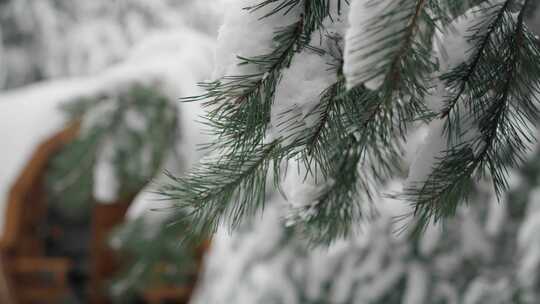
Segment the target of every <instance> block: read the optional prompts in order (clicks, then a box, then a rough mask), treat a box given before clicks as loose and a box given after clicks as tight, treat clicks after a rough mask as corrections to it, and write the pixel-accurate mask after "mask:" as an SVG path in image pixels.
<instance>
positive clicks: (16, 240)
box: [0, 126, 204, 304]
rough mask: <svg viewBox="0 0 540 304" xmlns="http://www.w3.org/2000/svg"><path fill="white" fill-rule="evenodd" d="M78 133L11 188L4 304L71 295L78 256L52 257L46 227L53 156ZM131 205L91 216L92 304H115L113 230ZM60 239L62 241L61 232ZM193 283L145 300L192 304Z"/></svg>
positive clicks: (34, 161)
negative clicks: (109, 288) (110, 292)
mask: <svg viewBox="0 0 540 304" xmlns="http://www.w3.org/2000/svg"><path fill="white" fill-rule="evenodd" d="M77 131H78V127H77V126H71V127H68V128H66V129H65V130H63V131H61V132H60V133H58V134H56V135H55V136H53V137H52V138H50V139H49V140H47V141H45V142H43V143H42V144H41V145H40V146H39V147H37V149H36V150H35V152H34V153H33V156H32V157H31V159H30V160H29V161H28V163H27V164H26V166H25V168H23V170H22V172H21V173H20V175H19V177H18V179H17V180H16V181H15V183H14V184H13V186H12V187H11V190H10V192H9V195H8V202H7V205H6V214H5V215H4V216H5V226H4V229H3V235H2V236H1V238H0V303H2V304H42V303H43V304H48V303H55V304H56V303H62V301H63V300H64V299H65V298H66V297H67V296H69V295H70V293H72V290H71V287H70V275H71V274H72V273H73V271H74V268H75V265H76V264H77V263H78V262H79V261H77V260H76V259H74V258H73V257H68V256H58V255H54V256H51V255H49V254H48V253H47V248H46V247H47V246H46V239H47V237H48V235H47V233H51V232H50V229H48V230H47V229H44V228H43V227H44V224H45V222H46V221H47V209H48V208H47V195H46V192H45V188H44V175H45V169H46V167H47V163H48V161H49V159H50V158H51V156H53V155H54V154H55V153H56V152H57V151H59V150H60V149H61V147H62V146H63V145H65V144H66V143H68V142H69V141H71V140H73V139H74V138H75V136H76V134H77ZM131 200H132V198H126V199H122V200H119V201H118V202H115V203H114V204H107V205H102V204H95V206H94V208H93V211H92V213H91V214H90V215H89V216H90V217H91V219H90V220H89V221H88V222H89V225H90V227H89V236H90V237H89V239H88V240H87V241H88V242H89V244H87V247H88V249H89V251H90V252H88V254H87V256H88V257H89V263H88V269H86V275H87V276H88V278H87V279H86V282H87V283H86V284H88V285H87V286H88V288H87V290H89V291H90V294H89V295H88V300H87V301H88V303H92V304H105V303H110V300H109V299H108V298H107V292H106V284H107V281H108V280H109V279H111V278H112V276H113V275H114V274H115V271H116V270H117V268H118V257H117V255H116V253H115V252H113V251H111V250H110V249H109V247H108V242H107V240H108V236H109V233H110V232H111V229H112V228H113V227H115V226H116V225H118V224H119V223H121V222H122V221H123V220H124V218H125V214H126V212H127V210H128V208H129V206H130V204H131ZM65 229H69V227H65ZM45 230H47V232H45ZM53 232H54V231H53ZM59 235H60V237H61V236H62V234H61V233H60V234H59ZM81 241H84V239H82V240H81ZM203 250H204V248H203ZM201 252H202V251H201ZM201 257H202V255H201ZM201 260H202V259H201ZM199 263H200V262H199ZM199 268H200V267H199ZM194 283H195V282H194ZM194 283H193V284H190V285H189V286H158V287H155V288H154V287H153V288H152V289H151V290H147V291H146V292H145V293H144V295H143V298H144V300H145V301H146V303H149V304H158V303H165V301H166V302H167V303H187V301H188V300H189V298H190V295H191V293H192V290H193V287H194Z"/></svg>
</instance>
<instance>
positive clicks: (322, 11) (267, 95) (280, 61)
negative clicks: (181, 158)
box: [184, 0, 330, 151]
mask: <svg viewBox="0 0 540 304" xmlns="http://www.w3.org/2000/svg"><path fill="white" fill-rule="evenodd" d="M275 2H276V1H264V2H262V3H261V4H259V5H257V6H254V7H248V8H247V9H249V10H251V11H254V10H258V9H261V8H263V7H266V6H268V5H269V4H271V3H275ZM302 3H303V4H304V5H303V8H302V13H300V15H299V19H298V21H297V22H295V23H293V24H291V25H288V26H286V27H284V28H282V29H280V30H278V31H277V32H276V33H275V35H274V38H273V42H274V45H275V48H274V49H273V51H272V52H270V53H268V54H264V55H260V56H256V57H252V58H247V57H239V58H238V59H239V60H240V62H239V65H252V66H254V67H256V68H257V70H259V71H260V72H257V73H255V74H251V75H240V76H226V77H224V78H223V79H221V80H218V81H215V82H211V83H203V84H201V86H202V87H203V88H204V89H205V90H206V91H207V92H206V93H205V94H203V95H201V96H195V97H189V98H185V99H184V101H197V100H205V106H207V107H209V108H212V109H210V110H209V112H208V115H207V116H208V117H207V119H208V121H207V122H206V124H207V125H208V126H209V127H210V129H211V131H212V132H214V135H216V138H217V139H216V141H215V142H214V143H212V144H210V145H208V148H212V149H222V148H226V149H229V150H232V151H234V150H236V149H242V147H247V146H250V147H251V146H254V145H257V144H259V143H260V142H261V141H262V139H263V137H264V134H265V130H266V127H267V124H268V122H269V121H270V108H271V105H272V103H273V97H274V92H275V90H276V87H277V85H278V83H279V81H280V78H281V71H282V70H283V69H284V68H287V67H288V66H289V65H290V63H291V61H292V58H293V57H294V56H295V55H296V54H297V53H299V52H301V51H302V50H304V49H310V50H312V51H316V52H321V51H320V50H319V49H317V48H314V47H311V46H310V45H309V42H310V40H311V36H312V34H313V33H314V32H315V31H317V30H319V29H320V28H321V26H322V22H323V20H324V19H325V18H326V17H328V16H329V14H330V8H329V2H328V0H316V1H302V0H289V1H282V2H281V3H280V4H279V5H277V6H276V7H274V8H273V9H272V10H271V11H270V13H269V14H268V15H265V16H264V17H268V16H269V15H272V14H276V13H280V12H281V11H283V10H285V13H288V12H289V11H290V10H291V9H292V8H295V7H297V6H300V4H302Z"/></svg>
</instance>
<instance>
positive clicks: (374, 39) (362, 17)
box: [343, 0, 407, 90]
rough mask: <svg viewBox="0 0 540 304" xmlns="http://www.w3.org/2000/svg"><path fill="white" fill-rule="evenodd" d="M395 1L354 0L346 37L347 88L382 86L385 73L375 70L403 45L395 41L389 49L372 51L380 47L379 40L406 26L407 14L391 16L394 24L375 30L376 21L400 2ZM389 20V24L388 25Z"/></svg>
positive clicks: (345, 66)
mask: <svg viewBox="0 0 540 304" xmlns="http://www.w3.org/2000/svg"><path fill="white" fill-rule="evenodd" d="M397 3H398V2H397V1H392V0H381V1H371V0H353V1H352V2H351V8H350V12H349V29H348V30H347V34H346V37H345V52H344V53H345V58H344V61H345V63H344V65H343V72H344V74H345V77H346V78H347V87H348V88H352V87H354V86H356V85H358V84H360V83H364V85H365V86H366V87H367V88H369V89H372V90H375V89H377V88H379V87H380V86H381V84H382V82H383V80H384V77H385V75H375V74H374V73H373V70H376V69H378V68H380V67H381V65H382V64H384V63H386V62H387V58H386V56H388V55H387V54H388V52H392V49H397V48H399V47H400V45H399V44H396V45H395V46H393V47H390V48H388V49H389V50H388V51H386V52H378V53H373V52H374V51H376V50H377V49H378V48H379V47H380V43H379V42H378V40H379V39H381V38H383V37H386V36H388V35H391V34H394V33H396V32H398V31H400V30H402V28H404V27H405V25H406V24H405V22H406V21H407V19H406V18H403V15H404V14H405V13H406V12H404V11H401V12H399V13H396V14H395V15H393V16H392V17H387V18H391V19H392V20H393V21H392V26H387V27H384V28H382V29H381V28H379V29H375V28H373V21H374V20H377V18H381V17H380V16H381V15H382V14H384V13H386V12H388V11H390V10H393V9H394V8H395V6H396V5H397ZM389 23H390V22H388V23H387V24H389Z"/></svg>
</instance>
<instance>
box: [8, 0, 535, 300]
mask: <svg viewBox="0 0 540 304" xmlns="http://www.w3.org/2000/svg"><path fill="white" fill-rule="evenodd" d="M224 1H225V0H224ZM224 1H218V0H88V1H83V0H0V303H2V304H4V303H5V304H18V303H66V304H68V303H74V304H77V303H92V304H99V303H149V304H157V303H188V302H189V303H195V304H229V303H230V304H254V303H263V304H265V303H268V304H280V303H282V304H295V303H298V304H322V303H339V304H342V303H360V304H422V303H426V304H461V303H464V304H509V303H540V276H539V274H540V188H539V186H540V153H539V152H537V151H536V152H534V153H531V155H530V159H529V160H528V161H527V164H526V166H524V167H523V168H522V169H520V170H515V171H513V172H510V174H511V176H512V178H511V180H512V184H511V185H510V189H511V190H510V191H509V192H508V193H507V194H506V195H505V198H504V201H503V202H498V201H497V199H496V198H495V196H494V195H493V193H492V191H491V190H490V189H489V186H488V185H487V184H483V183H479V184H477V185H475V193H476V194H475V195H474V197H473V198H472V200H471V202H470V206H469V207H467V208H463V209H461V210H459V211H458V214H457V216H456V217H455V218H453V219H451V220H450V221H448V223H447V224H446V225H445V227H444V229H443V228H441V227H435V226H433V227H429V228H428V229H427V231H426V233H425V234H423V235H421V236H419V237H418V238H415V239H412V240H411V239H410V238H407V237H405V236H404V235H399V234H396V233H395V231H396V229H395V228H396V227H395V225H394V224H395V221H394V219H395V216H399V215H403V214H404V213H406V211H407V207H408V206H406V203H403V202H398V201H394V200H391V199H384V200H381V202H379V204H378V206H379V209H380V210H379V212H380V217H378V218H377V219H375V220H373V222H371V223H369V224H366V226H365V227H362V233H361V234H360V235H358V236H356V237H354V238H352V239H347V240H342V241H339V242H337V243H335V244H333V245H332V246H330V247H329V248H326V247H325V248H313V247H310V246H306V244H305V242H304V240H302V239H301V238H300V237H298V236H297V235H296V234H295V231H294V230H293V229H291V228H289V227H287V225H286V224H285V222H286V220H285V218H286V215H287V214H286V212H287V210H286V208H283V206H284V205H287V202H285V199H284V198H283V197H282V196H281V195H280V194H279V193H274V192H270V193H268V202H269V203H268V206H267V207H266V210H265V214H264V217H263V216H261V217H260V218H259V217H258V218H256V219H255V220H254V221H253V222H248V223H245V224H244V225H242V227H240V228H239V229H238V231H235V233H234V234H232V235H231V234H229V233H227V231H224V232H223V231H220V232H219V233H218V234H217V235H216V236H215V237H214V238H213V239H212V240H211V241H210V240H207V241H202V242H199V243H180V242H179V240H180V239H183V237H184V236H185V234H186V233H188V232H187V231H188V230H189V227H185V226H183V225H182V224H181V223H177V224H176V225H167V224H165V223H167V222H168V219H169V218H170V217H171V214H172V212H169V211H168V210H167V209H163V208H165V207H166V205H163V204H162V202H160V201H159V195H157V196H156V195H155V194H154V193H153V192H152V190H153V189H154V188H153V186H154V185H155V184H156V183H159V182H160V181H161V180H162V179H163V178H164V177H163V174H162V172H164V171H168V172H170V173H172V174H173V175H177V176H178V175H181V174H182V172H184V171H185V170H186V169H188V168H189V166H190V165H191V164H193V163H194V162H195V161H196V160H197V159H198V158H200V156H201V155H200V151H199V150H198V149H197V144H199V143H201V142H204V141H205V138H204V135H203V133H202V132H201V130H200V125H199V124H197V123H196V119H197V118H198V116H199V115H202V114H203V112H202V111H201V109H200V107H199V105H197V104H182V103H180V102H179V101H178V100H179V98H180V97H183V96H193V95H196V94H198V93H201V92H200V91H199V89H198V88H197V86H196V83H197V82H200V81H204V80H209V79H212V71H213V69H214V51H215V49H216V45H217V44H219V42H218V38H217V37H218V30H219V26H220V24H221V23H222V20H223V19H224V18H226V17H225V14H224V12H226V11H227V10H228V9H229V10H231V9H236V7H238V5H236V6H233V7H232V8H229V7H228V6H225V5H224V3H223V2H224ZM237 2H238V1H237ZM256 2H258V1H256ZM538 15H539V14H538V13H534V12H531V14H530V16H529V21H528V22H529V24H530V25H531V26H534V27H535V29H536V28H539V27H540V25H539V24H540V23H539V22H538V20H539V18H538V17H537V16H538ZM231 16H232V17H231ZM234 16H235V14H232V15H230V16H229V18H234ZM413 133H414V134H412V135H411V140H410V142H409V143H408V146H409V148H408V151H409V152H408V154H407V155H405V163H404V167H406V165H407V162H410V161H411V160H412V159H413V158H414V155H415V147H416V146H418V144H419V143H420V142H421V141H422V140H423V138H424V137H425V135H426V130H425V128H423V127H422V126H419V127H418V129H417V130H415V131H414V132H413ZM405 171H406V170H405ZM405 176H406V172H404V174H403V176H400V177H396V179H395V180H393V181H390V182H389V183H388V190H392V191H393V190H395V191H398V190H399V189H400V187H401V183H402V181H403V178H405ZM151 180H153V182H150V181H151ZM153 209H157V211H153ZM176 215H177V214H176Z"/></svg>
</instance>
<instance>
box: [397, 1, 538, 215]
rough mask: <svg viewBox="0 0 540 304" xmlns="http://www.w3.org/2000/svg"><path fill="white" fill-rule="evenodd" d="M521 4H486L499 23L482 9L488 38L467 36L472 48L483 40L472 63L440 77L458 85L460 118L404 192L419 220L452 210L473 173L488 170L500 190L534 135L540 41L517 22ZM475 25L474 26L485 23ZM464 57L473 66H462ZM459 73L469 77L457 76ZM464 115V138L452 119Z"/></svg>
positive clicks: (450, 102)
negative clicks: (419, 178) (420, 178)
mask: <svg viewBox="0 0 540 304" xmlns="http://www.w3.org/2000/svg"><path fill="white" fill-rule="evenodd" d="M527 5H528V1H525V2H524V4H523V6H522V7H521V9H520V13H519V15H518V17H517V19H516V18H515V17H514V15H513V12H512V9H511V7H510V6H509V5H508V2H505V3H504V4H503V5H501V6H496V5H493V6H491V9H494V10H496V13H497V15H496V16H497V18H496V20H499V23H498V24H497V25H495V26H494V25H492V21H491V20H494V19H491V18H489V17H487V19H488V22H489V29H490V30H488V31H487V32H486V33H489V35H490V37H489V39H488V41H489V43H485V41H486V38H485V36H484V35H478V34H475V35H473V36H472V37H473V38H472V42H473V43H475V44H476V48H477V49H478V48H483V51H482V54H483V55H482V57H481V58H480V59H477V56H475V55H473V59H472V64H470V65H468V64H463V65H460V66H458V67H457V68H455V70H453V71H451V72H449V75H446V76H445V77H444V78H443V79H444V80H446V81H447V83H448V86H449V87H450V88H459V89H458V90H456V91H457V93H458V94H460V98H459V101H458V102H459V103H461V104H463V105H464V106H465V107H466V108H467V110H468V111H467V114H465V118H464V119H461V120H459V121H456V122H454V123H452V124H449V128H454V130H451V132H454V134H460V135H459V136H456V139H455V140H454V141H451V140H449V143H450V144H451V145H450V146H449V148H448V150H447V151H445V153H444V154H443V155H442V156H441V159H440V160H439V161H438V163H437V164H436V165H435V167H434V169H433V172H432V173H431V174H430V175H429V176H428V179H427V180H426V181H425V183H423V184H421V185H418V186H419V188H416V189H415V187H413V188H411V189H408V191H407V193H406V195H407V196H408V197H409V198H410V199H412V201H413V202H414V203H415V210H416V214H417V215H419V217H420V218H421V219H422V220H423V221H424V223H426V222H427V221H429V220H432V219H433V220H439V219H441V218H444V217H446V216H448V215H453V214H454V213H455V211H456V209H457V207H458V205H459V203H460V202H461V201H462V200H463V199H464V198H467V197H468V194H469V192H470V189H471V183H472V180H473V178H474V176H476V177H477V178H480V177H482V176H485V175H487V174H489V175H490V176H491V178H492V180H493V187H494V189H495V192H496V194H497V196H498V197H500V196H501V195H502V192H503V191H504V190H505V189H506V188H507V180H506V179H507V176H508V172H507V170H508V169H507V168H508V167H516V166H519V165H520V164H521V163H522V162H523V160H524V154H525V153H526V151H527V150H528V147H529V145H530V144H531V143H532V141H533V139H534V136H533V132H532V130H531V126H533V125H534V123H535V122H536V121H537V119H538V116H539V115H538V109H537V107H536V104H537V102H538V99H537V97H536V94H537V93H538V92H539V90H540V68H539V67H538V62H539V60H540V49H538V45H537V38H536V37H535V36H534V35H533V34H532V33H530V32H529V31H528V30H527V29H526V27H525V25H524V21H523V16H524V13H525V12H526V11H527ZM501 11H502V13H501ZM499 16H501V17H499ZM484 22H485V21H484ZM493 27H495V29H493ZM475 28H476V30H477V32H481V31H482V29H483V28H486V27H485V26H475ZM477 52H478V50H475V51H474V54H477ZM476 61H478V62H476ZM472 65H474V66H476V67H477V68H476V69H475V70H474V71H473V72H470V67H471V66H472ZM469 74H470V76H467V77H462V75H469ZM456 75H457V76H456ZM465 80H467V81H470V84H469V85H464V84H463V83H460V82H463V81H465ZM463 87H464V88H465V89H461V88H463ZM454 100H455V97H454V96H450V97H449V100H448V101H447V105H452V106H453V107H454V110H453V111H456V110H455V107H456V104H457V103H454ZM445 117H446V119H447V121H448V120H450V119H452V115H447V116H445ZM454 119H455V118H454ZM464 123H467V124H470V125H472V126H476V127H477V128H478V132H477V133H473V134H472V135H470V136H469V137H470V139H464V136H465V135H464V134H463V133H459V131H458V130H456V129H457V128H458V127H456V125H458V126H459V125H462V124H464ZM469 129H470V128H469Z"/></svg>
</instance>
